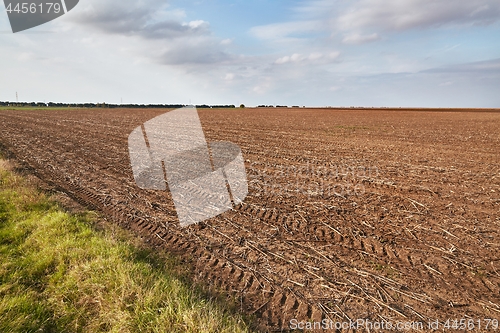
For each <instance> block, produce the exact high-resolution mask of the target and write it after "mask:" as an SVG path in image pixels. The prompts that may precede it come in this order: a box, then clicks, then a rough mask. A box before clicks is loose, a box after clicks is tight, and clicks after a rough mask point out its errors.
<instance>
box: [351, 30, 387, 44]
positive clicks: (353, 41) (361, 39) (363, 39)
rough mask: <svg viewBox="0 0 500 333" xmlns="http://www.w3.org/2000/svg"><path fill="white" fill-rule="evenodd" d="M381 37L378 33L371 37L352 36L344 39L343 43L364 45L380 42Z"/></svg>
mask: <svg viewBox="0 0 500 333" xmlns="http://www.w3.org/2000/svg"><path fill="white" fill-rule="evenodd" d="M379 39H380V37H379V35H378V34H377V33H373V34H371V35H360V34H350V35H347V36H345V37H344V39H343V40H342V43H344V44H364V43H370V42H374V41H376V40H379Z"/></svg>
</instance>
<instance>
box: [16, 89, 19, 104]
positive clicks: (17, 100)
mask: <svg viewBox="0 0 500 333" xmlns="http://www.w3.org/2000/svg"><path fill="white" fill-rule="evenodd" d="M16 103H19V97H18V96H17V91H16Z"/></svg>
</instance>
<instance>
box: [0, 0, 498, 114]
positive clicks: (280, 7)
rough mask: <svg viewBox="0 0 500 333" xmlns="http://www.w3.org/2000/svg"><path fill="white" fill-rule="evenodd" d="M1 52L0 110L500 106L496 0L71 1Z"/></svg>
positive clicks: (5, 40)
mask: <svg viewBox="0 0 500 333" xmlns="http://www.w3.org/2000/svg"><path fill="white" fill-rule="evenodd" d="M0 45H1V46H0V47H1V51H2V52H1V53H0V70H1V72H2V75H1V76H0V100H14V99H15V93H16V91H17V92H18V93H19V98H20V100H23V101H46V102H49V101H61V102H86V101H90V102H108V103H120V101H121V100H123V102H124V103H183V104H188V103H196V104H201V103H208V104H240V103H244V104H246V105H249V106H252V105H258V104H273V105H276V104H279V105H308V106H403V107H404V106H416V107H500V94H499V93H498V92H499V91H500V89H499V87H500V2H499V1H498V0H350V1H347V0H329V1H326V0H310V1H304V0H301V1H299V0H296V1H267V0H256V1H242V0H235V1H224V0H201V1H179V0H171V1H168V0H167V1H165V0H140V1H132V0H80V3H79V4H78V6H77V7H75V8H74V9H73V10H72V11H70V12H69V13H68V14H66V15H64V16H63V17H61V18H59V19H57V20H54V21H52V22H50V23H48V24H45V25H42V26H39V27H36V28H33V29H31V30H28V31H26V32H20V33H17V34H12V33H11V32H10V26H9V21H8V18H7V14H6V12H5V10H4V8H2V9H1V10H0Z"/></svg>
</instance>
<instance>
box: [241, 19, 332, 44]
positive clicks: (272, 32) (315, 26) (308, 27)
mask: <svg viewBox="0 0 500 333" xmlns="http://www.w3.org/2000/svg"><path fill="white" fill-rule="evenodd" d="M321 30H322V27H321V24H320V23H319V22H318V21H295V22H284V23H274V24H268V25H261V26H256V27H253V28H252V29H250V34H251V35H253V36H254V37H256V38H259V39H262V40H273V39H283V38H286V37H291V36H293V35H301V34H306V33H312V32H318V31H321Z"/></svg>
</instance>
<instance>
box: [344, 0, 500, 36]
mask: <svg viewBox="0 0 500 333" xmlns="http://www.w3.org/2000/svg"><path fill="white" fill-rule="evenodd" d="M499 19H500V2H499V1H498V0H453V1H450V0H359V1H357V2H355V3H354V4H353V5H352V6H351V7H350V8H349V9H347V10H346V11H344V12H343V13H342V14H341V15H340V16H339V18H338V20H337V23H338V26H339V27H340V28H341V29H342V30H345V31H350V30H351V31H352V30H357V29H360V28H379V29H382V30H389V31H402V30H407V29H413V28H429V27H435V26H442V25H446V24H458V25H464V24H489V23H492V22H494V21H498V20H499Z"/></svg>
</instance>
